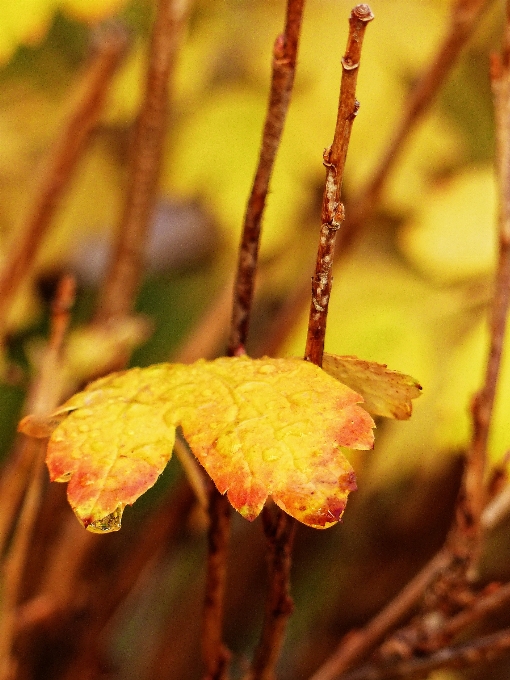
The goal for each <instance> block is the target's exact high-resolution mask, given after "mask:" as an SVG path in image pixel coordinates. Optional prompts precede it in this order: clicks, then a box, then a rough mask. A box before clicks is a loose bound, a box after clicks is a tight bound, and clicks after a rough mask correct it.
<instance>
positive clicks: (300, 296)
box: [260, 0, 490, 356]
mask: <svg viewBox="0 0 510 680" xmlns="http://www.w3.org/2000/svg"><path fill="white" fill-rule="evenodd" d="M489 4H490V0H454V2H453V6H452V11H451V21H450V24H449V27H448V30H447V33H446V35H445V37H444V39H443V41H442V42H441V44H440V45H439V47H438V49H437V52H436V54H435V56H434V57H433V58H432V60H431V61H430V62H429V65H428V67H427V68H426V70H425V71H424V72H423V74H422V75H421V77H420V78H419V79H418V80H417V82H416V84H415V85H414V87H413V88H412V90H411V91H410V93H409V96H408V99H407V103H406V104H405V105H404V106H403V111H404V113H403V116H402V119H401V120H400V122H399V123H398V124H397V126H396V129H395V132H394V134H393V137H392V138H391V140H390V142H389V144H388V146H387V149H386V151H385V153H384V155H383V156H382V158H381V160H380V161H379V163H378V165H377V167H376V168H375V170H374V171H373V173H372V175H371V177H370V178H369V179H368V181H367V183H366V184H365V185H364V186H363V187H362V188H361V189H360V190H359V191H358V192H357V193H356V195H355V197H353V199H352V201H351V203H350V205H349V206H348V210H347V214H346V219H345V221H344V224H343V226H342V229H341V230H340V232H339V234H338V237H337V244H336V248H337V250H338V251H339V252H340V255H341V256H344V255H345V254H346V252H347V249H348V246H350V245H351V244H352V243H353V242H354V237H355V235H357V234H359V232H360V227H361V225H362V223H365V222H367V220H368V219H369V218H370V216H371V215H372V214H373V213H374V211H375V209H376V208H377V204H378V202H379V199H380V196H381V193H382V190H383V189H384V186H385V185H386V182H387V180H388V177H389V176H390V174H391V171H392V170H393V168H394V167H395V164H396V161H397V159H398V158H399V157H400V155H401V153H402V151H403V149H404V147H405V144H406V143H407V140H408V139H409V137H410V135H411V134H412V132H413V131H414V130H415V128H416V127H417V125H418V124H419V122H420V121H421V120H422V119H423V117H424V115H425V113H426V111H427V110H428V109H429V108H430V106H431V105H432V103H433V101H434V98H435V96H436V94H437V92H438V91H439V89H440V87H441V85H442V84H443V83H444V81H445V80H446V78H447V77H448V75H449V74H450V72H451V70H452V68H453V66H454V65H455V62H456V61H457V58H458V56H459V54H460V52H461V51H462V49H463V48H464V47H465V45H466V43H467V41H468V40H469V38H470V36H471V34H472V33H473V30H474V29H475V27H476V26H477V25H478V20H479V18H480V16H481V14H482V12H483V10H484V9H485V8H486V7H487V6H488V5H489ZM309 296H310V288H309V285H308V284H306V285H304V286H302V287H301V288H300V289H298V290H296V291H294V292H293V293H292V294H291V295H290V296H289V299H288V301H287V302H286V303H285V305H284V306H283V307H282V309H281V310H280V313H279V314H278V317H277V318H276V319H275V321H274V323H273V324H272V327H271V328H270V329H269V331H268V333H267V341H266V342H265V343H264V345H263V347H262V348H261V350H260V353H261V354H268V355H269V356H274V355H276V354H277V353H278V350H279V349H280V348H281V346H282V344H283V343H284V342H285V340H286V338H287V337H288V335H289V331H290V330H291V329H293V328H294V327H295V325H296V323H297V322H298V320H299V319H300V317H301V314H302V311H303V307H304V306H305V305H306V304H307V301H308V300H309Z"/></svg>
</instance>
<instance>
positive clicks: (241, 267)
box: [228, 0, 305, 356]
mask: <svg viewBox="0 0 510 680" xmlns="http://www.w3.org/2000/svg"><path fill="white" fill-rule="evenodd" d="M304 1H305V0H288V2H287V16H286V23H285V29H284V32H283V34H282V35H279V36H278V37H277V39H276V42H275V45H274V50H273V71H272V78H271V92H270V96H269V106H268V111H267V115H266V121H265V124H264V132H263V136H262V146H261V150H260V157H259V164H258V167H257V171H256V173H255V179H254V181H253V187H252V190H251V194H250V198H249V199H248V205H247V209H246V214H245V218H244V226H243V234H242V238H241V244H240V248H239V260H238V266H237V276H236V281H235V285H234V305H233V310H232V325H231V333H230V339H229V343H228V354H229V355H231V356H233V355H238V354H242V353H244V346H245V344H246V338H247V335H248V326H249V320H250V311H251V305H252V301H253V291H254V287H255V274H256V269H257V260H258V252H259V243H260V233H261V226H262V215H263V212H264V208H265V204H266V197H267V192H268V189H269V181H270V179H271V174H272V172H273V166H274V162H275V159H276V154H277V151H278V147H279V145H280V139H281V136H282V133H283V127H284V124H285V118H286V116H287V110H288V108H289V103H290V97H291V93H292V86H293V84H294V73H295V70H296V59H297V51H298V41H299V33H300V30H301V20H302V16H303V7H304Z"/></svg>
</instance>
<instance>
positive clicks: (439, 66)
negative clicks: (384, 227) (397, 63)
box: [339, 0, 489, 250]
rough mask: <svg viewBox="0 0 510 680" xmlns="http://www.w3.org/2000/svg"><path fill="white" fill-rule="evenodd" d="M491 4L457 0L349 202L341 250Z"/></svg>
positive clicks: (482, 0)
mask: <svg viewBox="0 0 510 680" xmlns="http://www.w3.org/2000/svg"><path fill="white" fill-rule="evenodd" d="M488 4H489V1H488V0H454V2H453V5H452V9H451V16H450V24H449V26H448V30H447V33H446V35H445V37H444V39H443V41H442V43H441V44H440V45H439V48H438V50H437V52H436V54H435V56H434V57H433V59H432V60H431V61H430V63H429V65H428V68H427V69H426V70H425V71H424V72H423V74H422V76H421V77H420V78H419V80H418V81H417V82H416V84H415V86H414V87H413V89H412V90H411V91H410V93H409V96H408V98H407V102H406V104H405V105H404V106H403V115H402V118H401V119H400V120H399V122H398V124H397V126H396V129H395V131H394V133H393V136H392V138H391V139H390V141H389V144H388V146H387V147H386V150H385V152H384V154H383V156H382V157H381V159H380V161H379V163H378V165H377V167H376V168H375V170H374V172H373V173H372V176H371V177H370V179H369V180H368V182H367V183H366V185H365V186H363V187H361V189H360V190H359V192H358V193H357V194H356V197H355V198H354V200H353V202H352V204H351V205H350V206H349V212H348V216H347V219H346V220H345V225H344V227H343V229H342V232H341V234H340V236H339V241H340V244H341V247H342V250H343V249H344V248H345V247H346V246H347V245H348V244H349V243H350V242H351V240H352V239H353V238H354V236H355V234H356V233H357V232H358V230H359V229H360V227H361V226H362V224H363V223H364V222H366V221H367V220H368V219H370V217H371V216H372V215H373V213H374V211H375V208H376V206H377V203H378V202H379V199H380V196H381V193H382V191H383V189H384V187H385V186H386V182H387V180H388V177H389V176H390V175H391V172H392V170H393V169H394V167H395V166H396V164H397V162H398V160H399V159H400V156H401V154H402V151H403V150H404V148H405V144H406V142H407V140H408V139H409V136H410V135H411V133H412V132H413V130H414V129H415V128H416V126H417V125H418V123H419V122H420V120H421V119H422V118H423V116H424V114H425V112H426V111H427V110H428V109H429V108H430V106H431V104H432V102H433V101H434V99H435V97H436V95H437V93H438V92H439V90H440V88H441V87H442V85H443V83H444V82H445V80H446V78H447V77H448V75H449V73H450V72H451V70H452V68H453V66H454V65H455V62H456V61H457V58H458V56H459V54H460V52H461V51H462V49H463V48H464V46H465V45H466V43H467V41H468V40H469V38H470V37H471V35H472V33H473V31H474V29H475V28H476V26H477V25H478V20H479V18H480V16H481V14H482V11H483V10H484V9H485V8H486V7H487V6H488Z"/></svg>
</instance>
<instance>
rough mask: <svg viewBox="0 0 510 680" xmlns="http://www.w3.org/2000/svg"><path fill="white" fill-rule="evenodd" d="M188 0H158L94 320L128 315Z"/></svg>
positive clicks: (136, 283)
mask: <svg viewBox="0 0 510 680" xmlns="http://www.w3.org/2000/svg"><path fill="white" fill-rule="evenodd" d="M187 11H188V0H159V2H158V9H157V16H156V20H155V22H154V27H153V31H152V40H151V47H150V55H149V65H148V72H147V78H146V85H145V97H144V101H143V104H142V108H141V111H140V114H139V118H138V122H137V125H136V129H135V135H134V140H133V145H132V149H131V165H130V170H129V179H128V187H127V191H126V202H125V204H124V210H123V213H122V216H121V219H120V223H119V228H118V233H117V241H116V243H115V247H114V249H113V253H112V257H111V260H110V267H109V270H108V274H107V277H106V280H105V283H104V286H103V290H102V291H101V296H100V300H99V305H98V310H97V314H96V321H98V322H104V321H108V320H109V319H112V318H114V317H120V316H125V315H129V314H130V312H131V310H132V308H133V305H134V300H135V297H136V293H137V290H138V287H139V285H140V280H141V278H142V273H143V268H144V251H145V244H146V240H147V235H148V231H149V227H150V220H151V216H152V211H153V207H154V201H155V197H156V189H157V182H158V177H159V172H160V168H161V160H162V155H163V141H164V136H165V131H166V125H167V118H168V110H167V109H168V84H169V80H170V78H171V76H172V73H173V70H174V66H175V62H176V56H177V52H178V49H179V47H180V44H181V38H182V34H183V30H184V26H185V23H186V18H187Z"/></svg>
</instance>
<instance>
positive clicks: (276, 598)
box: [245, 506, 296, 680]
mask: <svg viewBox="0 0 510 680" xmlns="http://www.w3.org/2000/svg"><path fill="white" fill-rule="evenodd" d="M262 519H263V522H264V533H265V534H266V538H267V546H268V548H267V550H268V555H267V557H268V565H269V578H270V583H269V593H268V596H267V599H266V608H265V612H264V623H263V626H262V634H261V637H260V640H259V643H258V645H257V649H256V650H255V654H254V658H253V662H252V664H251V668H250V671H249V672H248V674H247V675H246V678H245V680H273V678H274V671H275V666H276V663H277V661H278V657H279V655H280V651H281V648H282V645H283V642H284V638H285V630H286V628H287V621H288V619H289V616H290V615H291V614H292V610H293V602H292V598H291V596H290V568H291V563H292V544H293V541H294V535H295V532H296V522H295V520H294V519H293V518H292V517H289V515H287V514H286V513H285V512H284V511H283V510H281V509H280V508H276V509H275V510H274V512H271V509H270V508H268V507H267V506H266V507H264V509H263V511H262Z"/></svg>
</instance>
